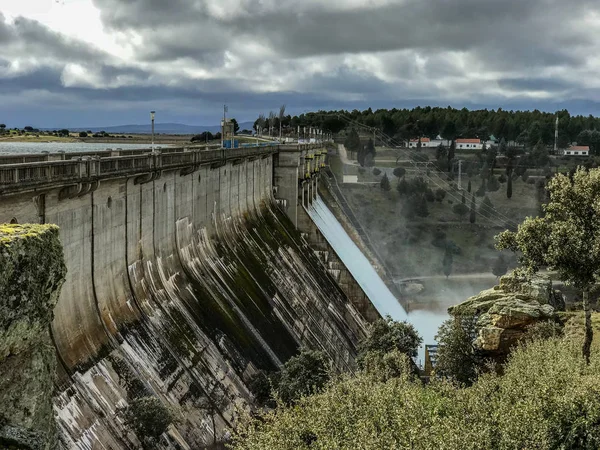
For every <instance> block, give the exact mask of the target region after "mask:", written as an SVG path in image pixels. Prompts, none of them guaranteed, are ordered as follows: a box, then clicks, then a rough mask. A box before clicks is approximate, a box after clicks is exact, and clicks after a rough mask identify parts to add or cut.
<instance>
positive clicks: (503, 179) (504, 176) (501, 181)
mask: <svg viewBox="0 0 600 450" xmlns="http://www.w3.org/2000/svg"><path fill="white" fill-rule="evenodd" d="M507 180H508V178H507V177H506V175H505V174H502V175H500V176H499V177H498V181H499V182H500V183H502V184H504V183H506V181H507Z"/></svg>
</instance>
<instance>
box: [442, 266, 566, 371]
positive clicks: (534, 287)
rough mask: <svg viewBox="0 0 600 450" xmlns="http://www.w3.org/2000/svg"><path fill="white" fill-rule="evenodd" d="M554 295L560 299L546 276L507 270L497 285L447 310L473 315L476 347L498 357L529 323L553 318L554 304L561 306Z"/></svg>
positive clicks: (503, 353)
mask: <svg viewBox="0 0 600 450" xmlns="http://www.w3.org/2000/svg"><path fill="white" fill-rule="evenodd" d="M557 299H561V300H562V298H561V296H560V295H559V294H557V293H556V292H555V291H554V289H553V288H552V282H551V281H550V279H549V278H548V277H544V276H535V277H534V278H533V279H532V280H529V281H527V280H524V279H521V278H518V277H516V276H515V275H514V274H509V275H507V276H505V277H503V278H502V279H501V280H500V283H499V285H498V286H495V287H494V288H492V289H488V290H486V291H483V292H480V293H479V294H478V295H475V296H473V297H471V298H469V299H467V300H466V301H465V302H463V303H461V304H459V305H456V306H453V307H451V308H449V309H448V312H449V313H450V314H451V315H453V316H473V317H475V318H476V319H477V321H476V326H475V335H474V346H475V348H476V349H478V350H480V351H481V352H482V353H483V355H484V356H487V357H491V358H493V359H496V360H499V361H500V360H502V359H503V358H504V357H505V356H506V355H507V354H508V353H509V351H510V349H511V347H513V346H514V345H515V344H516V343H517V342H518V341H519V340H520V339H521V338H522V337H523V335H524V333H525V332H526V330H527V328H528V327H529V326H530V325H533V324H535V323H537V322H545V321H549V320H556V313H555V311H556V309H555V306H557V305H558V306H560V301H557ZM563 306H564V302H563Z"/></svg>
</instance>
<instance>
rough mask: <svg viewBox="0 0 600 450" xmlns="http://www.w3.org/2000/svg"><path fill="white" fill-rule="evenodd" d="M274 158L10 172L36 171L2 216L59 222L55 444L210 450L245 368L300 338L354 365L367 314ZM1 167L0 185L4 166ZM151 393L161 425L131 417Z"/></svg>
mask: <svg viewBox="0 0 600 450" xmlns="http://www.w3.org/2000/svg"><path fill="white" fill-rule="evenodd" d="M188 157H189V156H185V158H188ZM136 158H137V159H131V161H132V162H127V163H124V161H125V160H126V158H125V159H117V160H116V161H117V163H120V164H125V165H126V167H131V168H132V169H136V168H137V167H138V165H144V164H151V163H150V162H144V161H146V159H147V160H148V161H150V159H151V158H153V156H152V155H145V156H144V159H143V160H142V159H140V157H136ZM174 158H175V157H174V156H173V159H174ZM194 158H197V156H195V157H194ZM274 158H278V156H277V153H276V152H275V151H273V152H260V153H257V154H249V155H248V156H240V157H236V158H225V159H221V160H211V161H210V162H209V161H201V163H200V164H195V165H187V164H183V165H175V164H174V165H173V167H168V166H167V167H166V168H162V169H161V170H153V171H142V170H141V169H140V170H139V171H138V172H135V170H131V169H130V171H132V172H133V173H132V174H131V175H123V174H121V173H117V169H115V172H114V176H103V177H90V178H89V180H88V181H86V182H85V183H75V184H73V183H71V181H69V182H68V183H67V182H65V181H64V180H63V181H60V180H58V181H56V182H54V181H52V182H48V174H55V173H60V174H64V177H66V178H69V177H75V176H76V175H77V174H78V175H77V176H78V177H79V178H81V176H82V175H81V174H82V173H85V174H86V176H88V175H89V174H90V173H97V172H94V170H97V167H107V168H109V169H110V168H111V167H113V168H115V167H117V163H114V162H111V163H110V164H108V161H104V160H98V161H91V163H92V164H91V163H90V161H75V162H72V161H62V162H60V164H61V165H60V167H63V166H62V165H63V164H64V167H69V169H68V170H67V169H60V170H59V171H58V172H54V169H48V167H49V166H47V165H45V164H47V163H44V162H41V163H34V166H33V167H34V169H32V170H33V172H32V171H31V170H29V169H27V170H28V171H27V172H25V169H26V168H23V171H21V169H19V171H20V172H19V173H18V174H17V175H15V179H16V178H19V177H29V176H30V173H34V172H35V173H34V175H35V174H39V175H36V176H32V177H30V178H31V179H29V178H28V181H27V182H26V183H25V186H28V187H27V188H26V189H23V188H20V189H17V188H14V189H12V188H5V189H4V190H2V187H1V186H0V223H2V222H11V221H13V222H18V223H26V222H34V223H35V222H46V223H54V224H57V225H58V226H59V229H60V239H61V241H62V244H63V252H64V257H65V262H66V266H67V275H66V280H65V283H64V286H63V288H62V291H61V294H60V297H59V299H58V303H57V305H56V307H55V309H54V318H53V320H52V325H51V337H52V340H53V342H54V345H55V348H56V355H57V359H58V362H59V364H58V371H57V372H58V376H57V378H56V392H57V394H56V395H55V397H54V406H53V407H54V412H55V416H56V422H57V427H58V430H59V436H60V442H61V446H62V448H69V449H70V448H76V449H88V448H106V449H129V448H139V447H140V446H142V445H146V444H148V442H149V441H148V439H152V442H151V443H152V445H155V446H158V448H165V449H197V448H204V447H209V446H212V445H214V444H216V443H218V442H221V441H223V440H224V439H225V437H226V436H227V433H228V431H227V430H228V429H229V428H231V427H234V426H235V424H236V421H237V420H238V416H239V411H240V410H244V409H246V410H247V409H249V408H251V403H252V394H251V392H250V391H249V388H248V382H249V380H250V379H251V377H252V375H253V374H254V373H256V372H257V371H258V370H266V371H273V370H277V369H278V368H279V367H280V366H281V365H282V364H283V363H284V362H285V361H286V360H287V359H288V358H289V357H291V356H292V355H294V354H295V353H296V352H297V351H298V349H299V347H300V346H306V347H309V348H313V349H319V350H322V351H323V352H325V354H326V355H327V356H328V357H329V359H330V360H331V362H332V367H333V369H334V370H337V371H342V370H352V369H353V368H354V357H355V355H356V349H357V342H358V340H359V339H360V338H361V337H363V336H364V335H365V332H366V331H365V321H364V319H363V317H362V315H361V314H360V313H359V312H358V311H357V309H356V308H355V307H354V306H353V304H352V302H350V301H349V300H348V297H347V296H346V294H345V292H344V291H343V290H342V288H341V287H340V286H339V285H338V284H337V283H336V281H335V279H334V277H333V276H332V273H331V271H329V272H328V271H327V270H325V267H324V265H323V263H322V260H320V259H319V256H318V254H317V253H315V252H314V251H313V250H312V249H311V248H310V247H309V246H308V245H307V241H306V240H305V239H303V238H302V237H301V235H300V233H299V232H298V231H297V229H296V227H295V225H297V224H295V223H293V222H292V220H290V216H289V214H286V213H285V212H283V210H282V209H280V208H279V207H278V206H277V205H276V201H275V199H274V197H273V189H274V187H276V188H279V187H282V188H281V190H282V191H283V192H286V191H287V192H293V189H294V184H295V185H296V189H297V187H298V180H297V179H294V180H292V177H291V176H290V177H288V182H287V183H282V182H280V183H279V184H278V183H277V182H276V181H274V174H277V173H278V172H277V167H274ZM127 161H129V160H127ZM182 161H183V162H184V163H185V160H184V158H183V157H182ZM35 164H40V165H39V166H36V165H35ZM84 166H85V167H84ZM7 167H8V166H7ZM53 167H58V166H53ZM90 167H96V169H93V170H92V171H91V172H90ZM142 169H144V168H142ZM111 170H112V169H111ZM144 170H145V169H144ZM4 173H5V174H4V175H3V172H2V170H0V183H2V180H3V179H4V180H7V179H9V178H10V177H12V176H13V175H12V174H9V175H6V174H8V171H5V172H4ZM102 173H104V172H102ZM288 175H289V174H288ZM61 176H62V175H61ZM312 176H314V174H313V175H312ZM2 177H4V178H2ZM36 177H37V178H36ZM44 177H46V178H44ZM40 180H41V181H40ZM69 180H70V178H69ZM290 183H291V185H290ZM21 185H22V186H23V184H21ZM296 192H297V191H296ZM293 201H294V200H291V202H293ZM147 398H155V399H158V400H159V401H160V404H161V405H163V406H164V408H165V409H167V410H168V411H169V412H170V414H172V415H173V417H174V418H175V419H176V420H174V421H173V422H172V424H171V425H170V426H169V427H168V430H166V432H164V433H161V434H160V435H159V436H150V437H148V436H141V435H139V433H138V434H136V433H135V429H136V428H135V426H132V424H131V423H130V422H131V421H130V420H129V419H128V415H127V412H128V411H130V407H131V405H132V404H135V403H136V402H142V401H144V400H145V399H147ZM160 411H162V410H159V412H160ZM128 420H129V421H128Z"/></svg>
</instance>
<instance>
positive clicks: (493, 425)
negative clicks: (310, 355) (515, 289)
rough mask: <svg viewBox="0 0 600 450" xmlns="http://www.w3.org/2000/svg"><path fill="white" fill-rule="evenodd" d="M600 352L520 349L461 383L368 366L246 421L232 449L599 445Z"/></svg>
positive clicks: (565, 344) (558, 346)
mask: <svg viewBox="0 0 600 450" xmlns="http://www.w3.org/2000/svg"><path fill="white" fill-rule="evenodd" d="M598 424H600V354H599V352H598V349H597V348H594V353H593V355H592V364H591V365H589V366H587V365H586V364H585V361H584V359H583V358H582V357H581V345H580V343H579V342H576V341H567V340H561V339H549V340H545V341H534V342H531V343H529V344H528V345H527V346H525V347H520V348H517V349H516V350H515V351H514V352H513V353H512V355H511V356H510V357H509V360H508V363H507V365H506V366H505V369H504V374H503V375H502V376H499V375H496V374H492V373H490V374H485V375H482V376H480V377H479V379H478V380H477V381H476V382H475V383H474V384H473V385H472V386H471V387H465V388H460V387H457V386H456V385H455V384H453V383H450V382H447V381H444V380H433V381H432V382H431V383H430V384H428V385H423V384H422V383H420V382H415V381H412V380H411V379H410V377H408V376H405V375H402V376H400V377H397V378H391V379H388V380H387V381H385V382H382V381H379V380H378V379H377V377H373V376H370V375H369V374H368V373H359V374H358V375H357V376H355V377H349V376H347V377H345V378H342V379H341V380H337V381H335V382H331V383H330V384H329V386H328V387H327V388H326V389H325V390H324V391H323V392H322V393H320V394H318V395H314V396H311V397H308V398H304V399H302V400H300V401H299V402H298V404H297V405H295V406H294V407H291V408H280V409H277V410H276V411H274V412H271V413H266V414H264V415H262V416H261V417H259V418H258V419H248V420H246V421H244V422H243V423H242V424H241V426H240V427H239V428H238V430H237V432H236V434H235V436H234V442H233V444H234V446H235V447H234V448H237V449H239V450H258V449H261V450H263V449H300V450H302V449H355V448H361V449H404V448H412V449H441V450H475V449H477V450H484V449H485V450H487V449H491V450H496V449H498V450H500V449H544V450H545V449H548V450H549V449H565V450H575V449H590V450H591V449H597V448H599V447H600V426H598Z"/></svg>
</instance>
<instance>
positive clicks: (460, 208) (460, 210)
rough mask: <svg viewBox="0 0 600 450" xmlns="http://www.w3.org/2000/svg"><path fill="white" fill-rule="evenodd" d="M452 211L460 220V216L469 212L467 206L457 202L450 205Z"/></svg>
mask: <svg viewBox="0 0 600 450" xmlns="http://www.w3.org/2000/svg"><path fill="white" fill-rule="evenodd" d="M452 211H454V214H456V215H457V216H459V217H460V219H461V220H462V218H463V217H464V216H466V215H467V214H468V213H469V207H468V206H467V205H465V204H464V203H458V204H456V205H454V206H453V207H452Z"/></svg>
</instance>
